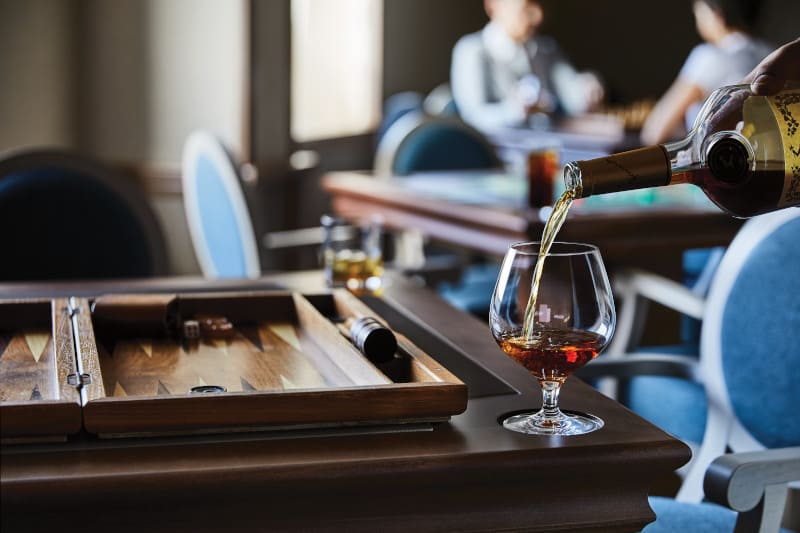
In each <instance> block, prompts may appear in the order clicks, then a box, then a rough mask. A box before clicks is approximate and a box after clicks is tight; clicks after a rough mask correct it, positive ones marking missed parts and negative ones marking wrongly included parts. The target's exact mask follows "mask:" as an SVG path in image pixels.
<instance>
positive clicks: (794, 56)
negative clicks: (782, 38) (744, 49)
mask: <svg viewBox="0 0 800 533" xmlns="http://www.w3.org/2000/svg"><path fill="white" fill-rule="evenodd" d="M789 80H800V38H799V39H795V40H794V41H792V42H790V43H786V44H784V45H783V46H781V47H780V48H778V49H777V50H775V51H774V52H772V53H771V54H770V55H768V56H767V57H766V58H764V60H763V61H761V63H759V64H758V66H757V67H756V68H754V69H753V71H752V72H751V73H750V74H748V75H747V77H746V78H745V79H744V83H749V84H750V89H751V90H752V91H753V94H756V95H759V96H771V95H774V94H777V93H778V92H779V91H780V90H781V89H782V88H783V86H784V84H785V83H786V82H787V81H789Z"/></svg>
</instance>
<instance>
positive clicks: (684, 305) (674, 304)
mask: <svg viewBox="0 0 800 533" xmlns="http://www.w3.org/2000/svg"><path fill="white" fill-rule="evenodd" d="M614 286H615V289H616V291H617V292H618V293H619V294H621V295H623V296H624V297H625V298H631V297H632V296H643V297H645V298H647V299H649V300H652V301H654V302H657V303H660V304H661V305H664V306H667V307H669V308H670V309H674V310H675V311H678V312H680V313H683V314H684V315H688V316H690V317H692V318H697V319H701V318H703V308H704V307H705V301H704V300H703V298H701V297H699V296H697V295H696V294H695V293H693V292H692V291H691V290H689V289H687V288H686V287H684V286H683V285H681V284H680V283H677V282H675V281H672V280H671V279H667V278H665V277H663V276H659V275H657V274H653V273H651V272H645V271H644V270H638V269H630V270H623V271H622V272H620V273H619V274H618V275H617V276H615V278H614Z"/></svg>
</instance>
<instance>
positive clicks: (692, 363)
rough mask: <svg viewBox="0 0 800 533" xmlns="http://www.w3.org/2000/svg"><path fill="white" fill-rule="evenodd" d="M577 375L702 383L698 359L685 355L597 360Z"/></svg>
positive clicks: (642, 355) (582, 376)
mask: <svg viewBox="0 0 800 533" xmlns="http://www.w3.org/2000/svg"><path fill="white" fill-rule="evenodd" d="M575 375H576V376H578V377H579V378H581V379H593V378H601V377H616V378H632V377H636V376H668V377H676V378H683V379H688V380H691V381H696V382H701V375H700V365H699V363H698V361H697V359H695V358H693V357H688V356H685V355H664V354H630V355H626V356H625V357H623V358H620V359H597V360H594V361H592V362H591V363H589V364H588V365H586V366H584V367H583V368H581V369H580V370H578V371H577V372H576V373H575Z"/></svg>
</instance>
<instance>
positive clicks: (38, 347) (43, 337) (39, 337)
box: [24, 332, 50, 363]
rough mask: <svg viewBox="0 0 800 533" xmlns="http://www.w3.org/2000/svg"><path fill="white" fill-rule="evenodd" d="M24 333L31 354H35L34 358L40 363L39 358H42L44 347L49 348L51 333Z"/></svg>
mask: <svg viewBox="0 0 800 533" xmlns="http://www.w3.org/2000/svg"><path fill="white" fill-rule="evenodd" d="M24 335H25V342H26V343H28V349H29V350H30V351H31V355H33V358H34V359H36V362H37V363H38V362H39V359H41V357H42V354H43V353H44V349H45V348H47V342H48V341H49V340H50V334H49V333H36V332H28V333H25V334H24Z"/></svg>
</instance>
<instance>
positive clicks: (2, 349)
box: [0, 335, 11, 357]
mask: <svg viewBox="0 0 800 533" xmlns="http://www.w3.org/2000/svg"><path fill="white" fill-rule="evenodd" d="M10 342H11V336H10V335H0V357H3V354H4V353H6V348H7V347H8V345H9V343H10Z"/></svg>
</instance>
